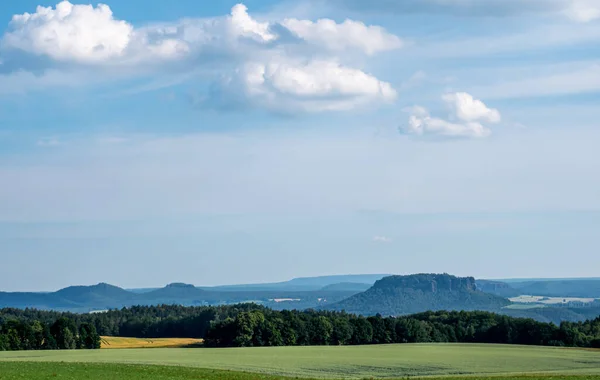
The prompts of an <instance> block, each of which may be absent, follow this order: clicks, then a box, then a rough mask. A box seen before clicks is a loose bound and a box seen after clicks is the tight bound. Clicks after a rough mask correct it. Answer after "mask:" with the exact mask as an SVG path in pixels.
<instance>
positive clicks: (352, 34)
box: [282, 19, 403, 55]
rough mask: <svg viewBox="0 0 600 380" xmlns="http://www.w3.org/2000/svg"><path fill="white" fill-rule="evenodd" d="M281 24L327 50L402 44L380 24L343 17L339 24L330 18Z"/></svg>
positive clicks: (373, 50)
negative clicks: (374, 24)
mask: <svg viewBox="0 0 600 380" xmlns="http://www.w3.org/2000/svg"><path fill="white" fill-rule="evenodd" d="M282 25H283V26H285V27H286V28H287V29H288V30H290V31H291V32H292V33H293V34H295V35H296V36H298V37H300V38H301V39H303V40H305V41H307V42H310V43H313V44H316V45H320V46H323V47H324V48H327V49H329V50H333V51H336V50H346V49H360V50H362V51H363V52H365V53H366V54H369V55H371V54H375V53H379V52H382V51H387V50H393V49H398V48H400V47H402V45H403V42H402V40H401V39H400V38H399V37H397V36H395V35H393V34H390V33H387V32H386V31H385V29H383V28H382V27H380V26H367V25H365V24H364V23H362V22H358V21H353V20H346V21H344V22H343V23H341V24H338V23H336V22H335V21H334V20H330V19H320V20H318V21H316V22H313V21H310V20H298V19H286V20H284V21H283V22H282Z"/></svg>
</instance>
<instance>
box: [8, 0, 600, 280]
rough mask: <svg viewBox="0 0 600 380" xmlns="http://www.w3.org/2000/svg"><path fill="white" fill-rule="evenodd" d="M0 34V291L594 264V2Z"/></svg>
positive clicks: (599, 132)
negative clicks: (102, 283) (73, 286)
mask: <svg viewBox="0 0 600 380" xmlns="http://www.w3.org/2000/svg"><path fill="white" fill-rule="evenodd" d="M482 4H485V6H484V5H482ZM38 6H40V7H39V8H38ZM0 33H1V36H0V62H1V64H0V259H1V260H2V263H3V265H1V266H0V290H52V289H57V288H60V287H63V286H68V285H72V284H93V283H97V282H101V281H105V282H110V283H114V284H116V285H120V286H124V287H147V286H160V285H164V284H166V283H169V282H174V281H178V282H179V281H183V282H188V283H193V284H197V285H213V284H226V283H246V282H267V281H280V280H286V279H289V278H291V277H298V276H310V275H325V274H344V273H369V272H370V273H382V272H389V273H399V274H406V273H413V272H449V273H453V274H457V275H473V276H476V277H488V278H494V277H495V278H507V277H578V276H580V277H587V276H597V275H598V274H597V273H596V272H594V270H595V268H598V265H599V264H600V257H599V255H598V254H597V253H598V250H599V248H600V241H599V236H598V233H597V231H598V230H599V229H600V176H598V174H597V173H599V172H600V152H598V141H600V129H599V127H600V125H599V122H598V120H599V116H600V109H599V108H598V106H597V105H598V102H599V100H600V96H599V95H600V45H599V44H598V41H600V4H599V3H598V2H597V1H594V0H544V1H539V0H519V1H516V0H515V1H513V0H503V1H500V0H489V1H486V2H479V1H464V0H420V1H416V0H406V1H403V2H390V1H385V0H371V1H370V2H369V6H368V7H367V8H365V2H362V1H357V0H334V1H319V0H304V1H276V0H273V1H271V0H269V1H259V0H252V1H246V2H244V3H236V2H234V1H215V2H198V1H191V0H176V1H171V2H160V1H153V0H149V1H147V0H146V1H137V0H135V1H126V2H124V1H107V2H106V3H105V4H103V5H99V4H96V3H94V4H89V3H86V2H79V1H74V2H73V3H69V2H66V1H65V2H61V3H58V4H57V1H56V0H55V1H54V2H52V1H39V0H37V1H35V0H25V1H19V2H16V1H13V2H3V3H1V4H0Z"/></svg>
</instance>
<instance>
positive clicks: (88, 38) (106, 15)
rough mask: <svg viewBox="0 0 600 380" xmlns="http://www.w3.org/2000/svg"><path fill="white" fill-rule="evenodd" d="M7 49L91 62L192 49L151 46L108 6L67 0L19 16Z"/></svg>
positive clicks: (167, 43)
mask: <svg viewBox="0 0 600 380" xmlns="http://www.w3.org/2000/svg"><path fill="white" fill-rule="evenodd" d="M2 47H3V49H16V50H20V51H24V52H27V53H30V54H33V55H37V56H47V57H50V58H51V59H54V60H56V61H61V62H79V63H86V64H97V63H106V62H109V61H110V62H119V61H122V60H125V59H131V57H129V56H128V55H129V54H131V53H133V52H134V51H135V52H137V53H144V54H150V55H151V56H154V57H157V56H159V57H169V56H174V55H176V54H177V53H179V52H182V51H186V50H187V46H186V45H185V44H184V43H183V42H182V41H178V40H176V39H169V38H163V39H161V40H160V41H156V42H154V43H151V42H149V41H148V39H147V36H146V35H144V34H143V33H139V32H138V31H136V30H135V29H134V28H133V26H132V25H131V24H129V23H128V22H126V21H123V20H117V19H115V18H114V16H113V13H112V11H111V9H110V7H109V6H108V5H105V4H99V5H98V6H96V7H94V6H92V5H74V4H71V3H70V2H69V1H62V2H60V3H58V4H57V5H56V7H55V8H52V7H41V6H38V7H37V9H36V12H35V13H23V14H20V15H15V16H13V18H12V20H11V22H10V24H9V27H8V31H7V32H6V34H5V35H4V37H3V39H2Z"/></svg>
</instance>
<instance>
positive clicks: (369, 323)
mask: <svg viewBox="0 0 600 380" xmlns="http://www.w3.org/2000/svg"><path fill="white" fill-rule="evenodd" d="M98 335H106V336H122V337H138V338H203V339H205V342H206V345H207V346H212V347H251V346H292V345H362V344H387V343H425V342H464V343H505V344H526V345H550V346H569V347H598V348H600V318H596V319H594V320H588V321H585V322H578V323H573V322H563V323H561V324H560V325H555V324H552V323H544V322H537V321H535V320H533V319H526V318H513V317H509V316H505V315H499V314H494V313H489V312H482V311H451V312H446V311H439V312H426V313H420V314H414V315H410V316H402V317H383V316H380V315H375V316H371V317H363V316H358V315H354V314H348V313H345V312H334V311H314V310H308V311H287V310H284V311H275V310H271V309H268V308H265V307H262V306H259V305H256V304H250V303H248V304H240V305H232V306H202V307H183V306H173V305H161V306H136V307H130V308H123V309H120V310H110V311H107V312H102V313H94V314H72V313H59V312H53V311H40V310H33V309H26V310H19V309H2V310H0V349H11V350H12V349H65V348H97V347H98V346H99V344H100V343H99V342H100V338H99V337H98Z"/></svg>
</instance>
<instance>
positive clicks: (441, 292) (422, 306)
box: [326, 274, 510, 315]
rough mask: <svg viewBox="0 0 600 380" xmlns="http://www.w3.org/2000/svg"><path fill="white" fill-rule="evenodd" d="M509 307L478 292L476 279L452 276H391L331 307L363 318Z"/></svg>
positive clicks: (491, 296) (501, 300) (489, 295)
mask: <svg viewBox="0 0 600 380" xmlns="http://www.w3.org/2000/svg"><path fill="white" fill-rule="evenodd" d="M509 304H510V301H508V300H507V299H505V298H502V297H500V296H496V295H493V294H489V293H484V292H482V291H479V290H477V287H476V285H475V279H474V278H473V277H455V276H451V275H449V274H415V275H410V276H389V277H385V278H383V279H381V280H379V281H377V282H376V283H375V284H374V285H373V286H372V287H371V288H370V289H368V290H367V291H365V292H363V293H359V294H356V295H354V296H351V297H349V298H348V299H346V300H343V301H341V302H338V303H336V304H333V305H329V306H327V307H326V308H327V309H329V310H345V311H347V312H349V313H355V314H363V315H375V314H382V315H406V314H414V313H419V312H422V311H424V310H433V311H435V310H492V311H497V310H500V309H501V308H502V307H504V306H507V305H509Z"/></svg>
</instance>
